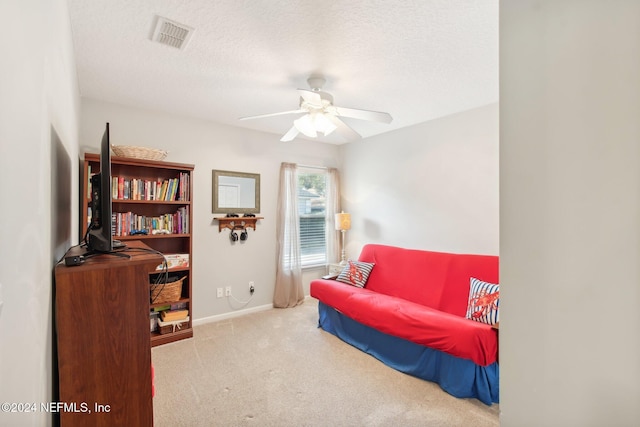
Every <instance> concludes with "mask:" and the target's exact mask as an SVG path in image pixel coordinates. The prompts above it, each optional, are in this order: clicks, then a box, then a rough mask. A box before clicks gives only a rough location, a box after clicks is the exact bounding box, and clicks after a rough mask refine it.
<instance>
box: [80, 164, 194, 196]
mask: <svg viewBox="0 0 640 427" xmlns="http://www.w3.org/2000/svg"><path fill="white" fill-rule="evenodd" d="M88 167H89V173H88V180H89V182H88V183H87V190H88V191H87V198H88V199H91V176H92V175H93V172H92V171H91V165H89V166H88ZM190 185H191V182H190V175H189V173H187V172H180V173H179V175H178V178H171V179H165V180H161V179H157V180H147V179H138V178H133V179H126V178H125V177H122V176H112V177H111V198H112V199H114V200H159V201H164V202H166V201H188V200H189V195H190V189H189V187H190Z"/></svg>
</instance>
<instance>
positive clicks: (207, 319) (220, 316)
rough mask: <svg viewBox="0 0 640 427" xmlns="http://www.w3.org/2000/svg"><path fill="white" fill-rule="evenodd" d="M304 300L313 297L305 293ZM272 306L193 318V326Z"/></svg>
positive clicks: (255, 311)
mask: <svg viewBox="0 0 640 427" xmlns="http://www.w3.org/2000/svg"><path fill="white" fill-rule="evenodd" d="M304 299H305V301H307V300H310V299H313V297H312V296H309V295H306V296H305V297H304ZM272 308H274V307H273V304H265V305H259V306H257V307H251V308H246V309H244V310H237V311H232V312H229V313H224V314H216V315H214V316H209V317H203V318H201V319H193V326H198V325H204V324H207V323H214V322H219V321H221V320H229V319H233V318H235V317H240V316H244V315H247V314H251V313H258V312H260V311H266V310H271V309H272Z"/></svg>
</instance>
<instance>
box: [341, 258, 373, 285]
mask: <svg viewBox="0 0 640 427" xmlns="http://www.w3.org/2000/svg"><path fill="white" fill-rule="evenodd" d="M374 265H375V264H374V263H370V262H362V261H352V260H349V261H348V262H347V265H346V266H345V267H344V268H343V269H342V271H341V272H340V274H339V275H338V277H337V278H336V280H337V281H339V282H343V283H346V284H348V285H352V286H357V287H358V288H364V285H365V284H366V283H367V279H368V278H369V274H371V270H373V266H374Z"/></svg>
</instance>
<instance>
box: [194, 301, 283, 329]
mask: <svg viewBox="0 0 640 427" xmlns="http://www.w3.org/2000/svg"><path fill="white" fill-rule="evenodd" d="M272 308H273V304H265V305H260V306H257V307H251V308H245V309H244V310H237V311H232V312H229V313H224V314H216V315H214V316H209V317H203V318H202V319H194V320H193V326H198V325H204V324H206V323H213V322H219V321H221V320H228V319H233V318H235V317H240V316H244V315H247V314H251V313H257V312H259V311H266V310H271V309H272Z"/></svg>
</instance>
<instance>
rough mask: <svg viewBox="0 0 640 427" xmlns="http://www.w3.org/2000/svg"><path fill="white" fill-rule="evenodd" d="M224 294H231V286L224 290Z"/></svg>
mask: <svg viewBox="0 0 640 427" xmlns="http://www.w3.org/2000/svg"><path fill="white" fill-rule="evenodd" d="M224 294H225V295H226V296H228V297H230V296H231V286H227V287H226V288H225V290H224Z"/></svg>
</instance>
